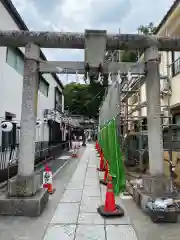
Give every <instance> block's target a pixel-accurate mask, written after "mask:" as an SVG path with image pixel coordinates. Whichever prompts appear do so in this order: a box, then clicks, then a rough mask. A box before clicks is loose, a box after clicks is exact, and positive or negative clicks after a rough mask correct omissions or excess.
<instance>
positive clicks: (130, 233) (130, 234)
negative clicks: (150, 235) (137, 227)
mask: <svg viewBox="0 0 180 240" xmlns="http://www.w3.org/2000/svg"><path fill="white" fill-rule="evenodd" d="M106 234H107V240H120V239H121V240H126V239H127V240H138V239H137V236H136V233H135V231H134V229H133V227H132V226H130V225H107V226H106ZM144 240H145V239H144Z"/></svg>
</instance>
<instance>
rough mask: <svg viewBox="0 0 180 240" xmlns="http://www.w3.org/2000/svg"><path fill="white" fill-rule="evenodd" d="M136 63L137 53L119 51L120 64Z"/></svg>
mask: <svg viewBox="0 0 180 240" xmlns="http://www.w3.org/2000/svg"><path fill="white" fill-rule="evenodd" d="M136 61H137V53H136V52H131V51H128V50H126V51H125V50H123V51H121V62H136Z"/></svg>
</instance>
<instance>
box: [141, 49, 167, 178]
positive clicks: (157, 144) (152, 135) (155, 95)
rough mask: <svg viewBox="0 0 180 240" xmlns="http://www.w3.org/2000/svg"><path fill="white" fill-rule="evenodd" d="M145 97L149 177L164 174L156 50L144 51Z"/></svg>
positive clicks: (157, 56) (157, 54) (157, 55)
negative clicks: (145, 72)
mask: <svg viewBox="0 0 180 240" xmlns="http://www.w3.org/2000/svg"><path fill="white" fill-rule="evenodd" d="M145 64H146V71H147V76H146V97H147V122H148V147H149V171H150V174H151V175H163V174H164V162H163V139H162V124H161V115H160V114H161V103H160V75H159V53H158V49H157V48H155V47H151V48H148V49H146V51H145Z"/></svg>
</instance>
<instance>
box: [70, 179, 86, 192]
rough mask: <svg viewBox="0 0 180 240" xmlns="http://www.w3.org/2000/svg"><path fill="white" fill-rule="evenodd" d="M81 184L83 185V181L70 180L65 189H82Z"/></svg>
mask: <svg viewBox="0 0 180 240" xmlns="http://www.w3.org/2000/svg"><path fill="white" fill-rule="evenodd" d="M83 186H84V182H72V181H71V182H70V183H69V184H68V185H67V189H69V190H73V189H77V190H78V189H83Z"/></svg>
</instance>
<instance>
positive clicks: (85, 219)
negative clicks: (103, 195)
mask: <svg viewBox="0 0 180 240" xmlns="http://www.w3.org/2000/svg"><path fill="white" fill-rule="evenodd" d="M78 224H89V225H93V224H97V225H104V218H102V217H101V216H100V215H99V214H98V213H97V212H92V213H90V212H80V215H79V218H78Z"/></svg>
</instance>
